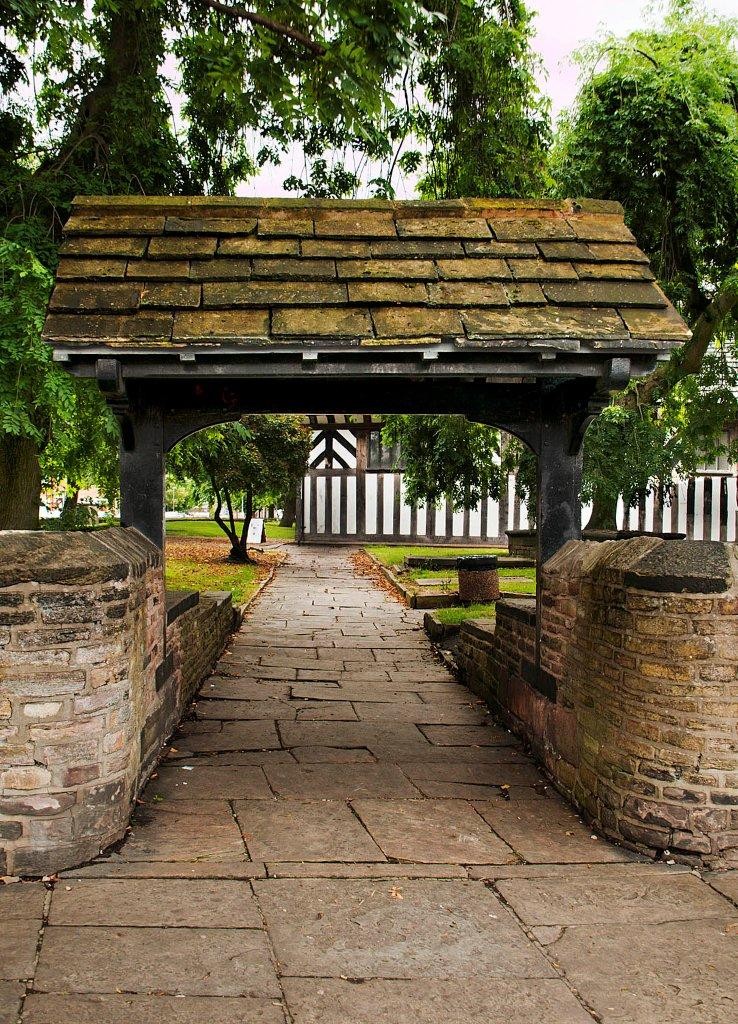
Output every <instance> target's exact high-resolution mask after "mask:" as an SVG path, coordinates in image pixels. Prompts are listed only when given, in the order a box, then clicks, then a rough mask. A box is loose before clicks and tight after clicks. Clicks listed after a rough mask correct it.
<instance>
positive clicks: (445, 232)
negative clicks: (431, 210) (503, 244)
mask: <svg viewBox="0 0 738 1024" xmlns="http://www.w3.org/2000/svg"><path fill="white" fill-rule="evenodd" d="M397 234H398V235H400V236H410V237H411V238H490V237H491V236H490V230H489V228H488V226H487V223H486V222H485V221H484V220H481V219H480V218H477V217H475V218H474V219H471V218H466V217H412V218H410V217H408V218H404V217H399V218H398V220H397Z"/></svg>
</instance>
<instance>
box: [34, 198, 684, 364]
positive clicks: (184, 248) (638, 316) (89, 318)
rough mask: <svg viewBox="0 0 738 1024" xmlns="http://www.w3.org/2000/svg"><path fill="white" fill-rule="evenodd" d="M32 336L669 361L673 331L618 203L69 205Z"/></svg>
mask: <svg viewBox="0 0 738 1024" xmlns="http://www.w3.org/2000/svg"><path fill="white" fill-rule="evenodd" d="M44 337H45V338H47V339H48V340H49V341H50V342H51V343H52V344H54V345H55V346H57V347H60V348H64V349H67V350H70V349H71V350H114V351H115V352H116V353H119V354H123V352H126V351H130V352H132V353H134V354H135V353H139V352H147V351H156V352H162V351H166V350H171V351H172V352H173V353H178V352H180V351H181V350H182V349H183V348H198V349H201V348H205V349H227V350H228V351H230V352H233V351H238V350H242V349H247V350H253V349H258V348H259V347H268V348H269V349H274V348H275V347H277V348H280V349H284V348H287V349H289V348H294V347H305V346H308V347H309V346H315V347H319V348H324V347H335V346H338V347H341V348H353V347H356V348H365V347H367V346H374V347H382V346H390V347H397V346H399V347H406V346H416V345H421V346H428V345H432V344H435V343H438V342H447V343H450V344H451V345H452V346H453V347H456V348H459V349H473V350H477V351H479V350H485V349H497V350H501V349H504V350H505V351H509V352H516V351H525V350H530V349H538V348H541V347H542V346H543V347H550V348H553V349H555V350H561V351H567V352H577V351H582V352H604V353H609V352H618V353H621V354H627V353H628V352H647V351H653V350H660V349H669V348H671V347H673V346H674V345H675V344H678V343H681V342H683V341H685V340H686V339H687V338H688V337H689V332H688V330H687V328H686V326H685V324H684V323H683V322H682V320H681V319H680V318H679V316H678V315H677V313H676V312H675V310H674V309H673V308H672V307H671V305H670V304H669V302H668V301H667V299H666V298H665V296H664V294H663V292H662V291H661V290H660V288H659V287H658V286H657V285H656V284H655V283H654V279H653V274H652V272H651V270H650V268H649V265H648V260H647V259H646V257H645V256H644V255H643V253H642V252H641V251H640V249H638V247H637V245H636V243H635V239H634V238H633V235H632V234H631V232H630V231H629V230H628V228H627V227H626V226H625V224H624V222H623V214H622V208H621V207H620V206H619V204H617V203H604V202H597V201H593V200H581V201H576V202H575V201H570V200H565V201H562V202H547V201H543V202H528V201H510V200H496V201H487V200H456V201H449V202H437V203H422V202H361V201H354V202H349V201H322V202H319V201H318V202H316V201H309V200H282V199H280V200H247V199H218V198H208V197H204V198H122V197H121V198H110V197H101V198H95V197H82V198H78V199H77V200H76V201H75V204H74V209H73V212H72V215H71V217H70V219H69V221H68V222H67V225H66V238H65V241H64V243H63V245H62V249H61V260H60V263H59V269H58V273H57V283H56V287H55V288H54V292H53V294H52V296H51V301H50V304H49V314H48V317H47V320H46V325H45V330H44Z"/></svg>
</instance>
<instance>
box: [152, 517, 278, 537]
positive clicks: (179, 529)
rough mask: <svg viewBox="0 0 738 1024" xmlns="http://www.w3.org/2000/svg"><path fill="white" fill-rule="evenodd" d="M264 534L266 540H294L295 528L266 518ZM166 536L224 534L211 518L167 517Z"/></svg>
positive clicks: (215, 535)
mask: <svg viewBox="0 0 738 1024" xmlns="http://www.w3.org/2000/svg"><path fill="white" fill-rule="evenodd" d="M239 528H240V523H239ZM266 535H267V540H294V539H295V528H294V526H279V524H278V523H273V522H271V521H269V520H268V521H267V524H266ZM167 537H225V534H224V533H223V531H222V530H221V528H220V527H219V526H218V524H217V523H214V522H213V520H212V519H168V520H167Z"/></svg>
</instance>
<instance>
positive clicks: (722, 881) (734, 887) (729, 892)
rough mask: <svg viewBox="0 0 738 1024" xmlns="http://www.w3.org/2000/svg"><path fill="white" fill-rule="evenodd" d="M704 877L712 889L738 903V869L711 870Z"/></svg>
mask: <svg viewBox="0 0 738 1024" xmlns="http://www.w3.org/2000/svg"><path fill="white" fill-rule="evenodd" d="M704 877H705V881H706V882H708V883H709V884H710V885H711V886H712V887H713V889H717V891H718V892H721V893H722V894H723V896H727V897H728V899H729V900H732V901H733V902H734V903H738V871H711V872H709V873H708V874H706V875H705V876H704Z"/></svg>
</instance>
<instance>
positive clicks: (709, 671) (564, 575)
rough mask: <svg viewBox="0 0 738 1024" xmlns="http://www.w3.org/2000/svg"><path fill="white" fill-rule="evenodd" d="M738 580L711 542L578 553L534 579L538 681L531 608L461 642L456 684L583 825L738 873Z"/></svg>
mask: <svg viewBox="0 0 738 1024" xmlns="http://www.w3.org/2000/svg"><path fill="white" fill-rule="evenodd" d="M737 568H738V564H737V562H736V554H735V549H734V548H731V546H729V545H724V544H718V543H712V542H691V543H687V542H682V541H663V540H661V539H659V538H654V537H641V538H637V539H634V540H629V541H610V542H606V543H594V542H574V541H573V542H571V543H569V544H567V545H566V546H565V547H564V548H562V550H561V551H560V552H559V553H558V554H557V555H555V556H554V558H552V559H551V560H550V561H549V562H547V563H546V565H545V566H544V567H543V571H542V574H541V616H542V618H541V649H540V670H539V671H536V666H535V658H534V655H533V653H532V652H533V645H534V641H535V630H536V624H535V615H534V613H533V607H532V605H529V606H528V608H527V611H524V610H521V608H520V607H516V605H519V602H515V603H501V604H500V605H499V606H498V613H497V627H496V631H494V629H495V627H490V626H488V625H485V624H484V623H482V622H477V623H473V624H468V625H465V626H464V627H463V628H462V632H461V640H460V652H459V657H460V663H461V667H462V669H463V671H464V675H465V678H466V680H467V681H468V682H469V683H470V685H472V686H473V688H475V689H476V690H477V691H478V692H481V693H483V694H484V695H485V696H486V697H487V698H488V699H489V700H490V702H491V703H492V704H494V705H495V706H496V707H497V708H498V709H499V710H500V711H501V712H502V713H503V714H504V715H505V716H506V717H507V719H508V721H509V722H510V723H511V724H512V725H513V727H514V728H515V729H516V730H517V731H518V732H521V733H522V734H524V735H525V736H526V737H527V739H528V740H529V741H530V743H531V744H532V746H533V748H534V749H535V751H536V753H537V754H538V756H539V758H540V759H541V760H542V761H543V763H544V764H545V766H546V768H547V770H548V771H549V772H550V773H551V775H552V776H553V778H554V779H555V780H556V781H557V783H558V785H559V786H560V788H561V789H562V790H564V791H565V792H566V793H567V794H568V795H569V796H571V797H572V799H573V800H574V801H575V802H576V803H577V805H578V806H579V807H581V808H582V809H583V810H584V811H586V813H587V814H588V815H589V817H590V819H591V820H593V821H595V822H597V823H598V825H599V826H600V827H601V828H602V829H603V830H604V831H605V832H606V833H607V834H608V835H610V836H612V837H613V838H615V839H617V840H619V841H621V842H624V843H627V844H629V845H631V846H634V847H636V848H638V849H641V850H645V851H648V852H649V853H652V854H654V853H657V854H660V855H663V856H675V857H678V858H680V859H685V860H690V859H692V860H700V861H702V862H703V863H705V864H708V865H711V866H726V865H732V866H735V865H736V864H737V863H738V586H737V584H736V581H737V580H738V572H736V569H737ZM667 850H668V851H669V854H668V855H667V854H666V853H665V852H664V851H667Z"/></svg>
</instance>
